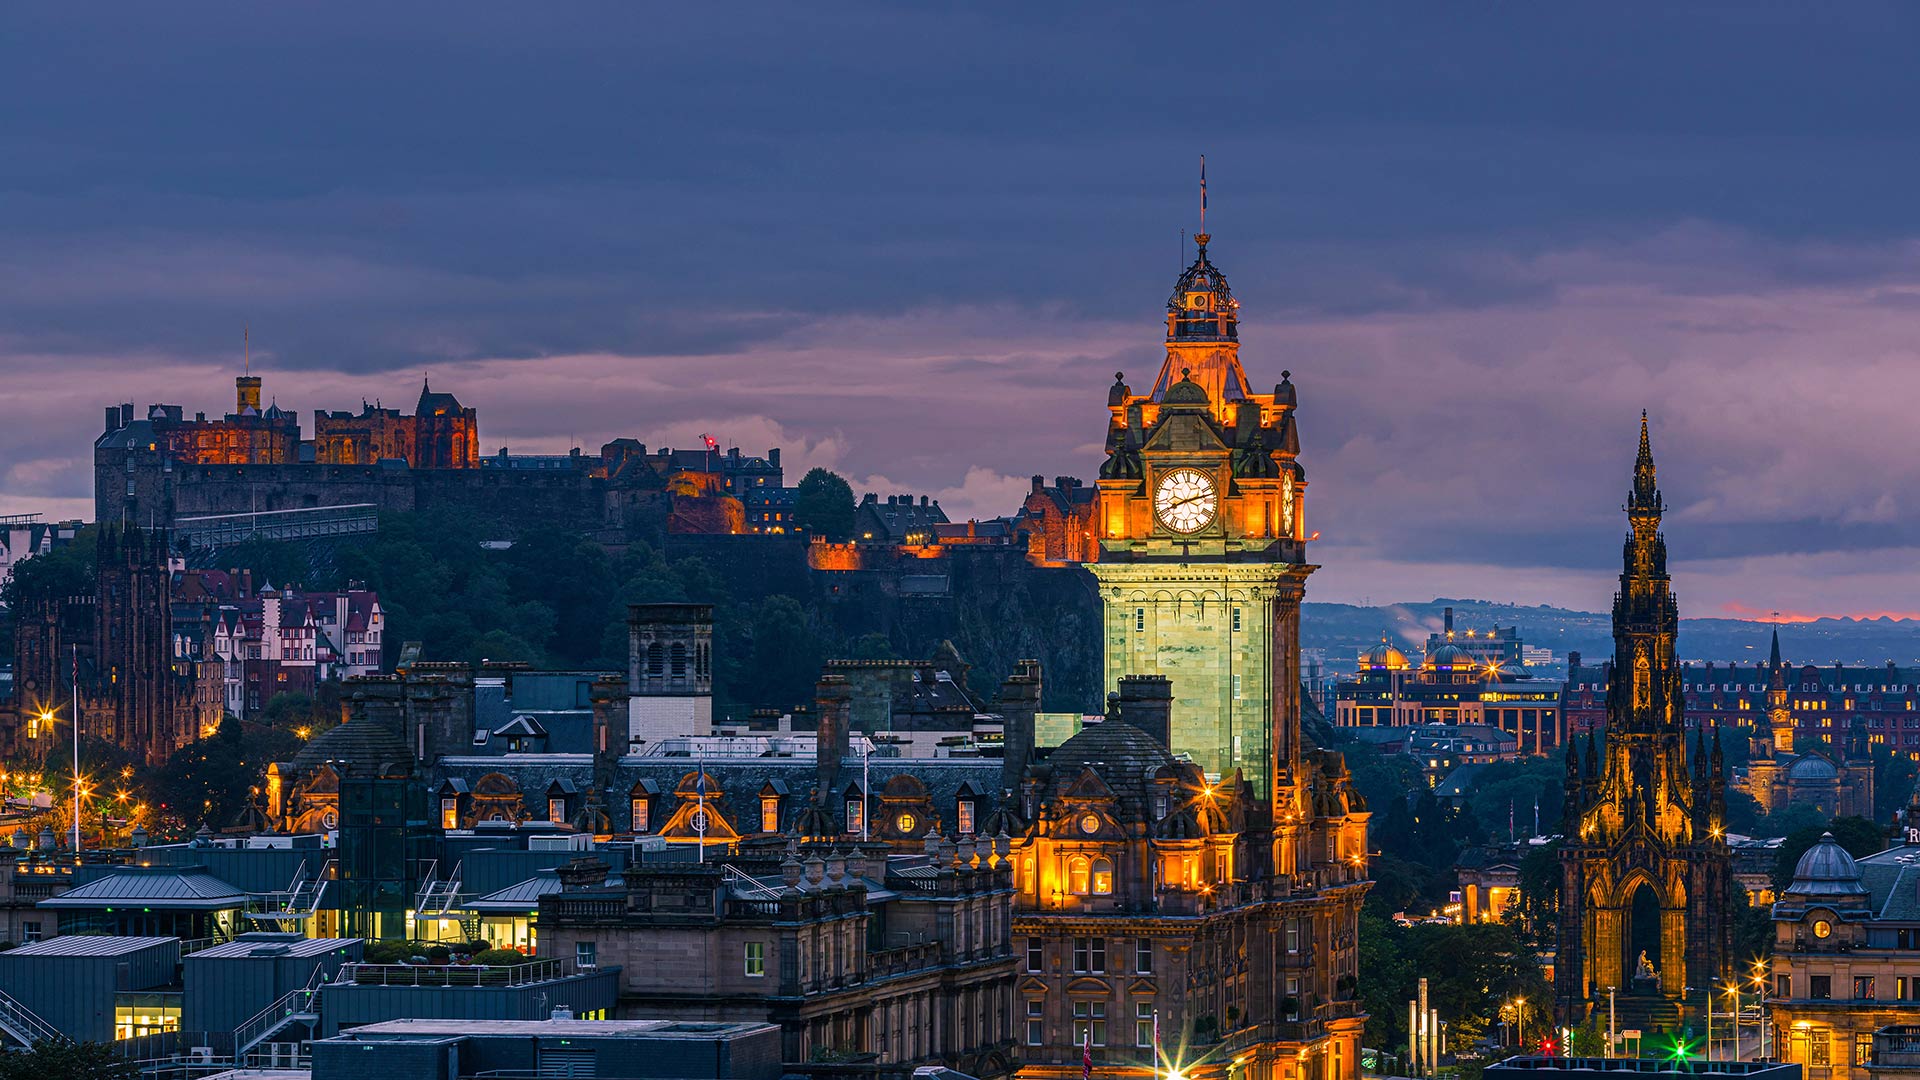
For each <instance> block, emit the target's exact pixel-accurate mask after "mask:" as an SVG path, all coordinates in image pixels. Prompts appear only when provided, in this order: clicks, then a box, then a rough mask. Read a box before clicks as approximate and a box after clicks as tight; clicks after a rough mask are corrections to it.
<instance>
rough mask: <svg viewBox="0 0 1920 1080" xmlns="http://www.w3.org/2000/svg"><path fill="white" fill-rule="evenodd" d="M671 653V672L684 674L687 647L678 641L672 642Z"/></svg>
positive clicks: (685, 670) (685, 671)
mask: <svg viewBox="0 0 1920 1080" xmlns="http://www.w3.org/2000/svg"><path fill="white" fill-rule="evenodd" d="M672 655H673V673H674V674H675V675H685V674H686V673H687V647H686V646H685V645H682V644H681V643H680V642H678V641H676V642H674V643H673V654H672Z"/></svg>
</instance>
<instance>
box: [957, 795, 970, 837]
mask: <svg viewBox="0 0 1920 1080" xmlns="http://www.w3.org/2000/svg"><path fill="white" fill-rule="evenodd" d="M954 811H955V812H954V823H955V824H956V825H958V826H959V827H960V834H961V835H962V836H968V835H971V834H972V833H973V800H972V799H961V800H960V802H959V803H958V804H956V805H955V807H954Z"/></svg>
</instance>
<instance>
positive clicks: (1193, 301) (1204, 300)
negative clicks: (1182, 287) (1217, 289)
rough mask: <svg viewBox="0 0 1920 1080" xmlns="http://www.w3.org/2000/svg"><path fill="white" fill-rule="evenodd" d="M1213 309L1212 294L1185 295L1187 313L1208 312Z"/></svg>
mask: <svg viewBox="0 0 1920 1080" xmlns="http://www.w3.org/2000/svg"><path fill="white" fill-rule="evenodd" d="M1212 308H1213V294H1212V293H1203V292H1190V293H1188V294H1187V310H1188V311H1210V310H1212Z"/></svg>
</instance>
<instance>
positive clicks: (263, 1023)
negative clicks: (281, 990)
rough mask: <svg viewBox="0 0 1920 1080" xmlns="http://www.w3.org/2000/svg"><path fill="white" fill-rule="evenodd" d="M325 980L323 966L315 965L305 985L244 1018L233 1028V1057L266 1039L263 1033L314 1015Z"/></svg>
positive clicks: (316, 1013) (271, 1031) (269, 1032)
mask: <svg viewBox="0 0 1920 1080" xmlns="http://www.w3.org/2000/svg"><path fill="white" fill-rule="evenodd" d="M325 981H326V969H325V968H323V967H316V968H314V969H313V974H312V975H311V976H309V977H308V979H307V984H306V985H305V986H303V987H301V988H300V989H298V990H291V991H288V992H287V993H285V994H282V995H280V997H279V998H278V999H277V1000H276V1001H274V1002H273V1004H271V1005H268V1006H267V1007H266V1008H264V1009H261V1010H260V1011H259V1012H257V1013H254V1014H253V1015H252V1016H251V1017H248V1018H247V1020H246V1021H245V1022H243V1023H242V1024H241V1025H240V1026H239V1027H237V1028H234V1029H233V1046H234V1056H235V1057H239V1056H242V1055H244V1054H245V1053H246V1052H247V1051H249V1050H251V1049H253V1048H254V1047H256V1046H258V1045H260V1044H261V1043H263V1042H265V1041H267V1036H269V1035H272V1034H274V1033H275V1032H277V1031H279V1030H281V1029H282V1028H284V1027H286V1026H287V1025H288V1024H291V1023H294V1022H295V1021H298V1020H303V1019H308V1018H312V1017H316V1016H317V1015H318V1007H319V1000H320V985H321V983H323V982H325Z"/></svg>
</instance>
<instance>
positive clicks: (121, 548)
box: [0, 526, 224, 765]
mask: <svg viewBox="0 0 1920 1080" xmlns="http://www.w3.org/2000/svg"><path fill="white" fill-rule="evenodd" d="M95 561H96V568H97V571H96V572H97V577H98V580H97V584H96V587H95V590H94V592H93V593H91V594H88V595H81V596H35V597H28V598H23V600H22V603H21V605H20V610H18V611H16V612H15V613H14V618H15V630H14V656H13V670H14V701H13V704H12V708H11V709H10V710H8V711H7V712H6V713H4V714H0V744H4V745H5V746H6V747H7V748H8V749H9V751H10V752H12V753H16V754H23V755H26V756H33V755H34V753H35V750H36V748H45V747H48V746H50V745H51V744H52V742H53V741H54V737H55V731H56V725H57V728H58V729H60V735H59V737H60V738H64V737H65V733H64V728H65V725H66V724H68V723H70V722H71V721H72V719H73V707H74V703H75V698H76V697H77V698H78V704H79V709H80V727H81V732H82V735H83V736H84V737H89V738H99V739H105V740H107V741H109V742H112V743H114V744H116V745H118V746H121V747H123V748H125V749H126V750H128V751H130V752H131V753H133V754H135V755H136V756H138V757H140V758H142V759H143V760H145V761H146V762H147V763H148V764H154V765H157V764H160V763H162V762H164V761H166V759H167V757H168V755H170V754H172V753H173V751H175V750H177V749H179V748H180V747H182V746H184V745H186V744H187V743H189V742H192V741H193V740H194V739H197V738H199V737H200V736H201V735H202V734H204V733H205V732H207V731H209V730H211V729H212V728H213V727H215V726H217V725H218V724H219V722H220V718H221V716H222V715H223V714H224V709H223V694H222V676H221V671H222V669H221V665H220V664H219V662H218V661H217V660H216V659H214V658H213V657H212V656H211V655H210V654H209V653H208V652H206V651H204V650H203V648H202V646H201V643H202V642H203V641H210V640H211V633H210V628H211V624H210V623H208V622H207V621H206V620H205V619H204V618H201V617H200V616H199V615H198V614H197V613H194V612H189V611H176V610H175V604H174V592H175V576H176V574H175V568H174V567H173V566H172V564H171V563H170V561H169V553H168V550H167V541H166V536H165V534H164V533H160V532H151V531H148V530H146V529H140V528H134V527H131V526H122V527H117V528H115V527H108V528H102V529H101V530H99V534H98V537H97V550H96V554H95ZM49 717H51V719H49Z"/></svg>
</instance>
